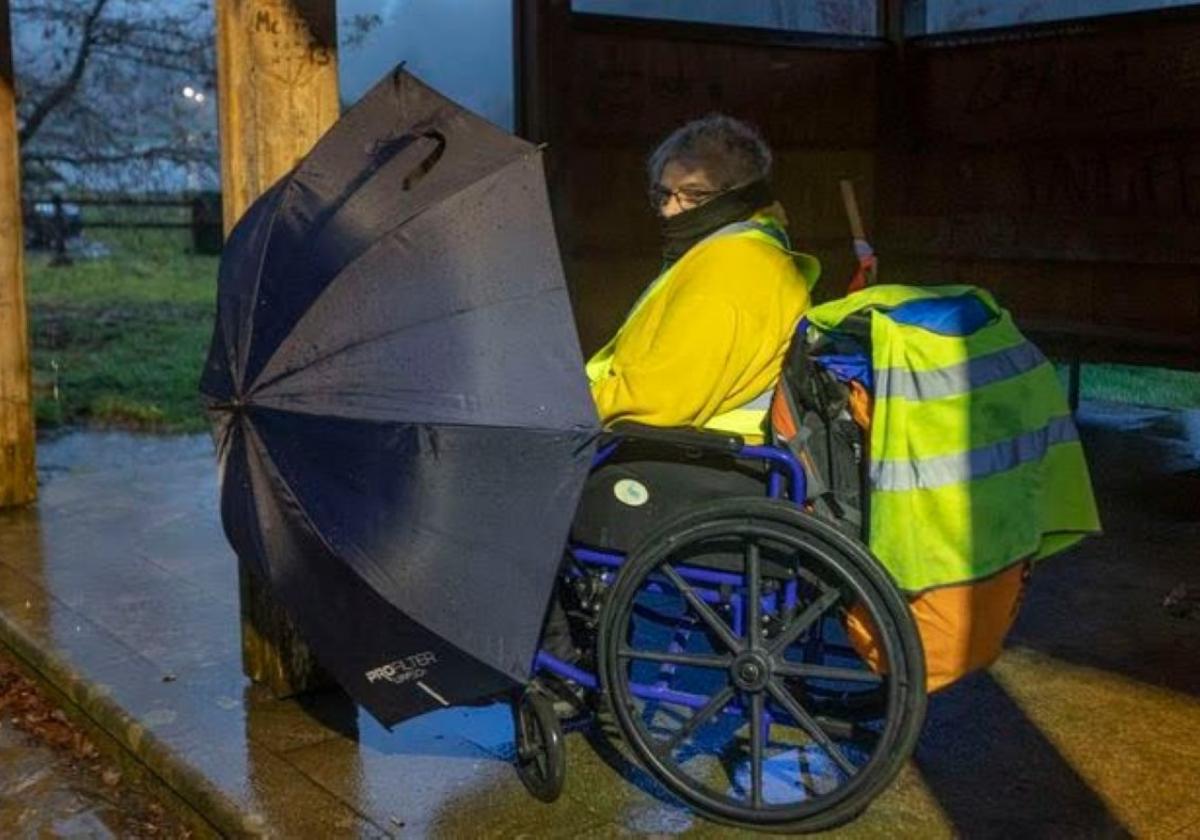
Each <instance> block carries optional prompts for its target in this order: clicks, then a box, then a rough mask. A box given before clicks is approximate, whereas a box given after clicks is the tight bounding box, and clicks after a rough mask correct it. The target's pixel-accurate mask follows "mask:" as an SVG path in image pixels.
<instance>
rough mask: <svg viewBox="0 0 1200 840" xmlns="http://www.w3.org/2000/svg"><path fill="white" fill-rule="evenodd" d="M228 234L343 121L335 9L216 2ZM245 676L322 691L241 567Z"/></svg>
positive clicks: (308, 2) (289, 688)
mask: <svg viewBox="0 0 1200 840" xmlns="http://www.w3.org/2000/svg"><path fill="white" fill-rule="evenodd" d="M216 14H217V96H218V106H219V113H220V128H221V192H222V201H223V209H224V223H225V234H226V235H227V236H228V234H229V231H230V230H232V229H233V226H234V224H236V222H237V220H238V219H239V218H240V217H241V215H242V213H243V212H245V210H246V208H247V207H249V206H250V204H252V203H253V202H254V199H256V198H257V197H258V196H259V195H261V194H262V193H263V192H265V191H266V190H267V189H268V188H269V187H270V186H271V185H272V184H273V183H275V181H277V180H278V179H279V178H280V177H281V176H283V175H284V174H286V173H287V172H288V171H289V170H290V169H291V168H292V167H293V166H294V165H295V164H296V162H297V161H298V160H300V159H301V158H302V157H303V156H304V155H305V154H306V153H307V152H308V151H309V150H310V149H311V148H312V146H313V144H314V143H315V142H316V141H317V139H318V138H319V137H320V136H321V135H322V134H323V133H324V132H325V130H326V129H327V128H328V127H329V126H330V125H331V124H332V123H333V122H334V121H335V120H337V117H338V85H337V34H336V23H335V21H336V17H335V2H334V0H218V2H217V4H216ZM238 563H239V570H238V577H239V583H240V592H241V608H242V666H243V669H244V670H245V673H246V675H247V676H248V677H250V678H251V679H252V680H254V681H256V682H262V683H265V684H266V685H267V686H268V687H269V688H270V689H271V690H272V691H273V692H274V693H275V694H276V695H277V696H287V695H291V694H297V693H300V692H302V691H307V690H311V689H313V688H316V687H319V686H321V685H324V684H326V683H327V682H328V679H327V678H326V676H325V675H324V674H323V673H322V672H321V671H320V669H319V668H318V667H317V665H316V662H315V660H313V658H312V655H311V654H310V653H309V651H308V648H307V647H306V646H305V645H304V643H303V642H302V641H301V640H300V638H299V637H298V635H297V634H296V630H295V628H294V626H293V625H292V622H291V621H290V619H289V618H288V616H287V615H286V613H284V611H283V610H282V608H281V607H280V606H279V605H278V603H277V602H276V601H275V600H274V599H273V598H272V597H271V593H270V591H269V590H268V589H267V588H266V587H265V586H264V585H263V583H262V582H261V581H260V580H258V579H257V578H256V577H254V576H253V575H251V574H250V572H249V571H248V570H247V568H246V565H245V563H243V562H242V561H241V560H239V561H238Z"/></svg>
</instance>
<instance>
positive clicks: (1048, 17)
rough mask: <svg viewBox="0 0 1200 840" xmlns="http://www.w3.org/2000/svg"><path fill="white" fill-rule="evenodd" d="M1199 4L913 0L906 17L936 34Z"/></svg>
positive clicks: (1182, 0)
mask: <svg viewBox="0 0 1200 840" xmlns="http://www.w3.org/2000/svg"><path fill="white" fill-rule="evenodd" d="M1196 5H1200V3H1197V1H1196V0H1022V2H1019V3H1017V2H1013V1H1012V0H910V2H909V4H908V7H907V9H906V10H905V18H906V21H907V27H906V28H907V29H908V31H909V32H910V33H913V34H916V33H920V32H927V33H930V34H934V33H938V32H961V31H963V30H969V29H990V28H992V27H999V26H1019V25H1021V24H1024V23H1043V22H1046V21H1055V20H1071V19H1075V18H1082V17H1096V16H1100V15H1115V14H1122V13H1124V12H1141V11H1148V10H1152V9H1164V8H1174V7H1177V6H1196ZM922 24H923V25H922Z"/></svg>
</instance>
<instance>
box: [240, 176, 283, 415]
mask: <svg viewBox="0 0 1200 840" xmlns="http://www.w3.org/2000/svg"><path fill="white" fill-rule="evenodd" d="M295 174H296V170H292V171H291V172H290V173H288V175H287V177H286V178H284V180H283V181H282V182H281V183H280V185H279V197H278V199H276V201H275V207H274V209H272V210H271V219H270V221H268V222H267V232H266V233H265V234H264V235H263V247H262V251H261V252H260V253H259V255H258V270H257V271H255V272H254V294H253V295H251V296H250V318H249V321H250V323H249V324H248V325H247V327H246V340H245V341H244V342H243V343H242V345H241V347H240V348H239V349H240V351H241V352H240V353H239V355H240V356H242V358H240V359H238V369H237V374H238V379H242V380H244V379H245V376H246V368H247V367H248V366H249V364H250V345H251V344H253V343H254V313H255V312H257V311H258V293H259V290H260V289H261V288H262V275H263V266H264V265H266V262H267V251H268V250H269V248H268V247H267V246H269V245H270V244H271V235H272V234H274V233H275V220H276V219H278V218H279V209H280V208H281V207H282V206H283V194H284V193H285V192H287V189H288V187H290V186H291V185H292V178H294V177H295ZM239 332H240V330H239ZM252 384H253V383H248V382H245V381H242V382H235V383H234V384H233V387H234V389H235V391H237V390H239V386H241V387H240V393H243V394H244V393H247V392H248V391H249V390H250V388H249V387H248V386H250V385H252Z"/></svg>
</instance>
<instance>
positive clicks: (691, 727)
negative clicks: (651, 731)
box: [657, 686, 734, 757]
mask: <svg viewBox="0 0 1200 840" xmlns="http://www.w3.org/2000/svg"><path fill="white" fill-rule="evenodd" d="M733 693H734V692H733V686H726V687H725V688H723V689H721V690H720V691H719V692H717V693H716V694H714V695H713V697H712V699H711V700H709V701H708V703H706V704H705V705H704V708H702V709H700V710H699V711H698V712H696V713H695V714H694V715H692V716H691V717H690V718H688V719H687V720H686V721H685V722H684V724H683V726H681V727H679V729H677V730H675V734H674V735H672V736H671V737H670V739H668V740H667V741H666V742H664V743H663V744H661V745H657V748H658V749H659V750H660V751H661V753H662V755H664V756H667V757H670V755H671V753H673V752H674V751H675V748H676V747H678V746H679V745H680V744H682V743H683V742H684V741H685V740H686V739H687V737H688V736H689V735H691V734H692V733H693V732H695V731H696V729H697V728H699V726H700V724H702V723H704V722H705V721H706V720H708V719H709V718H711V717H712V716H713V715H715V714H716V713H717V712H719V711H720V710H721V709H723V708H725V704H726V703H728V702H729V701H730V700H732V699H733Z"/></svg>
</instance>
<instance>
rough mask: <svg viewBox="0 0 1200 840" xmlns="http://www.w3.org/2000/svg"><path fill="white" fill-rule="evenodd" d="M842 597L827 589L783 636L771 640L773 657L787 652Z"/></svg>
mask: <svg viewBox="0 0 1200 840" xmlns="http://www.w3.org/2000/svg"><path fill="white" fill-rule="evenodd" d="M841 597H842V594H841V593H840V592H838V591H837V590H836V589H826V590H825V592H824V593H823V594H822V595H821V597H820V598H818V599H817V600H815V601H813V602H812V603H811V604H809V605H808V606H807V607H806V608H805V609H804V612H802V613H800V615H798V616H796V617H795V618H794V619H792V621H791V622H790V623H789V624H788V626H787V627H786V628H784V631H783V632H782V633H781V634H779V635H778V636H776V637H775V638H774V639H772V640H771V647H770V650H769V652H770V654H771V656H779V655H781V654H782V653H783V652H784V651H785V650H787V647H788V645H790V644H791V643H792V642H794V641H796V639H798V638H799V637H800V634H801V633H803V632H804V631H805V630H807V629H808V628H809V627H810V626H812V624H813V622H815V621H816V620H817V619H819V618H820V617H821V616H823V615H824V614H825V611H826V610H828V609H829V608H830V607H832V606H833V605H834V604H836V603H837V601H838V599H839V598H841Z"/></svg>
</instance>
